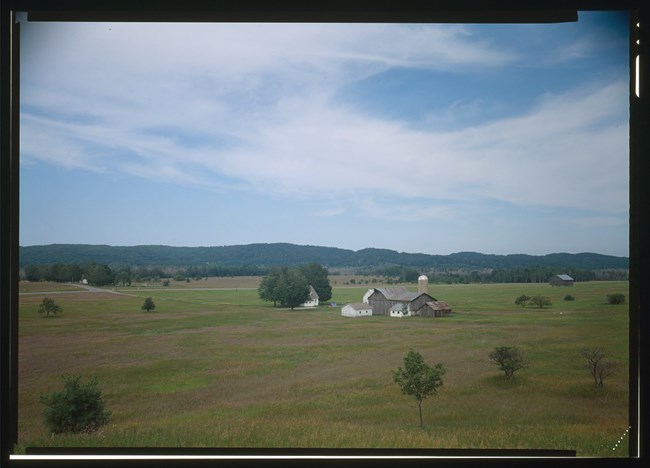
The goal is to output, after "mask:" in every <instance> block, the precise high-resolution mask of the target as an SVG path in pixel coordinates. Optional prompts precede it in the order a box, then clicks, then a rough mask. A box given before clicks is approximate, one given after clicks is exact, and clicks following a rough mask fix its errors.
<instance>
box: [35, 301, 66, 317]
mask: <svg viewBox="0 0 650 468" xmlns="http://www.w3.org/2000/svg"><path fill="white" fill-rule="evenodd" d="M38 313H39V314H41V315H45V316H46V317H49V316H50V314H52V315H56V314H61V313H63V309H62V308H61V306H60V305H58V304H57V303H56V302H54V301H53V300H52V299H50V298H49V297H46V298H44V299H43V302H41V303H40V304H39V306H38Z"/></svg>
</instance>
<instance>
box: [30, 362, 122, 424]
mask: <svg viewBox="0 0 650 468" xmlns="http://www.w3.org/2000/svg"><path fill="white" fill-rule="evenodd" d="M62 379H63V390H62V391H60V392H53V393H51V394H50V395H48V396H43V395H41V397H40V401H41V403H43V404H44V405H45V406H46V408H45V409H44V410H43V420H44V422H45V425H46V426H47V428H48V430H49V431H50V432H52V433H54V434H62V433H69V432H70V433H78V432H87V433H90V432H93V431H95V430H97V429H98V428H99V427H101V426H103V425H105V424H107V423H108V420H109V418H110V416H111V412H110V411H106V410H104V401H103V399H102V392H101V391H100V390H99V388H97V379H92V380H90V381H89V382H87V383H86V384H82V383H81V382H80V381H81V377H80V376H78V375H69V374H64V375H63V376H62Z"/></svg>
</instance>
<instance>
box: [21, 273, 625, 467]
mask: <svg viewBox="0 0 650 468" xmlns="http://www.w3.org/2000/svg"><path fill="white" fill-rule="evenodd" d="M196 283H200V281H196V282H195V281H194V280H193V281H192V282H190V283H187V284H188V285H189V286H190V287H192V286H194V287H198V286H197V284H196ZM215 284H216V283H215ZM172 286H173V285H170V288H172ZM211 286H212V287H227V288H229V289H223V290H210V289H205V290H195V289H187V290H175V289H176V288H173V289H172V290H165V289H166V288H165V289H163V288H158V289H155V290H144V289H141V290H138V289H137V288H133V287H132V288H125V289H121V290H120V291H124V292H125V293H127V294H128V295H124V294H112V293H91V292H82V293H79V292H76V293H70V294H64V293H62V294H57V295H56V297H54V296H53V298H54V299H55V300H56V302H57V303H58V304H60V305H61V306H62V307H63V309H64V313H63V315H62V316H60V317H55V318H43V317H40V316H39V315H38V314H37V313H36V309H37V306H38V304H39V302H40V301H41V300H42V298H43V297H44V296H45V295H46V294H43V295H25V296H21V299H20V341H19V370H20V375H19V382H20V385H19V421H18V422H19V445H20V447H26V446H107V447H110V446H113V447H115V446H146V447H155V446H185V447H201V446H207V447H315V448H332V447H349V448H374V447H396V448H416V447H423V448H548V449H571V450H576V451H577V454H578V455H579V456H627V440H624V443H623V444H621V445H618V446H616V443H617V442H618V440H619V438H620V437H621V436H622V435H623V434H624V433H625V431H626V429H627V428H628V369H627V367H628V357H627V353H628V307H627V305H626V304H623V305H609V304H606V301H605V296H606V294H610V293H619V292H620V293H624V294H626V295H627V294H628V291H627V288H628V285H627V283H626V282H591V283H578V284H576V285H575V286H573V287H571V288H552V287H550V286H548V285H539V284H504V285H495V284H486V285H429V293H430V294H432V295H433V296H434V297H436V298H437V299H439V300H445V301H448V302H449V303H450V304H451V305H452V308H453V310H454V313H453V315H452V316H451V317H445V318H420V317H410V318H403V319H395V318H389V317H377V316H375V317H364V318H344V317H341V315H340V306H341V305H343V304H345V303H347V302H357V301H360V300H361V297H362V296H363V293H364V292H365V291H366V289H367V287H369V286H366V285H364V286H363V287H356V288H355V287H350V286H349V285H348V286H346V287H340V284H337V285H335V287H334V295H333V297H332V301H335V302H337V303H338V304H339V307H336V308H330V307H327V306H323V307H319V308H317V309H314V310H294V311H290V310H281V309H274V308H273V307H272V306H271V305H270V304H268V303H263V302H261V301H260V300H259V299H258V297H257V292H256V290H255V286H252V283H246V285H243V284H232V285H228V286H224V285H220V286H216V285H212V284H211ZM524 293H525V294H527V295H529V296H533V295H537V294H542V295H545V296H549V297H550V298H551V300H552V302H553V305H552V306H551V307H549V308H547V309H543V310H540V309H534V308H531V307H527V308H525V309H522V308H519V307H517V306H515V305H514V299H515V297H517V296H519V295H520V294H524ZM566 294H571V295H573V296H574V297H575V301H564V300H563V298H564V296H565V295H566ZM147 296H151V297H153V300H154V302H155V304H156V310H155V311H153V312H149V313H146V312H143V311H142V310H140V306H141V305H142V303H143V300H144V298H145V297H147ZM506 345H512V346H519V347H520V348H521V349H522V350H523V352H524V356H525V358H526V360H527V362H528V367H527V368H525V369H522V370H520V371H518V372H517V373H516V374H515V377H516V378H515V379H514V380H513V381H512V382H505V381H503V379H502V378H501V375H502V374H501V373H500V371H499V370H498V369H497V368H496V367H495V366H494V365H493V364H492V363H491V362H490V361H489V359H488V356H487V355H488V353H489V352H490V351H491V350H492V349H493V348H494V347H496V346H506ZM596 346H600V347H603V348H604V349H605V350H607V351H608V353H609V355H610V356H611V357H612V358H616V359H618V360H619V361H621V364H622V365H621V368H620V369H619V371H618V372H617V373H616V374H614V375H613V376H611V377H610V378H608V379H607V380H606V381H605V388H604V390H602V391H597V390H596V389H595V388H593V381H592V380H591V376H590V375H589V373H588V371H587V370H586V369H585V368H584V365H583V360H582V358H581V356H580V351H581V350H582V349H583V348H588V347H596ZM409 348H413V349H415V350H416V351H419V352H420V353H422V355H423V356H424V358H425V361H427V362H428V363H429V364H435V363H437V362H441V363H442V364H443V365H444V366H445V367H446V368H447V373H446V374H445V376H444V379H443V380H444V387H443V388H442V390H441V392H440V393H439V394H438V395H436V396H432V397H430V398H428V399H426V400H425V401H424V403H423V412H424V420H425V427H424V429H421V428H420V427H419V421H418V416H417V407H416V403H415V401H414V400H413V398H412V397H408V396H405V395H402V394H401V392H400V390H399V388H398V387H397V386H396V385H395V384H394V383H393V382H392V374H391V373H392V371H393V370H394V369H396V368H397V367H398V366H400V365H402V359H403V357H404V355H405V354H406V352H407V351H408V349H409ZM66 372H67V373H78V374H81V375H82V376H83V377H84V380H85V379H86V378H89V377H93V376H96V377H97V378H98V382H99V386H100V388H101V389H102V391H103V394H104V398H105V401H106V406H107V409H108V410H110V411H112V413H113V414H112V418H111V422H110V424H109V425H108V426H106V427H105V428H103V429H102V430H101V431H100V432H99V433H97V434H93V435H75V436H50V435H49V434H47V432H46V430H45V427H44V425H43V423H42V420H41V411H42V405H41V404H40V403H39V401H38V399H39V395H41V394H47V393H50V392H51V391H53V390H57V389H59V388H60V387H61V381H60V378H59V377H60V375H61V374H63V373H66Z"/></svg>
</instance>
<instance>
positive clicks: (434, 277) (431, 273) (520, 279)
mask: <svg viewBox="0 0 650 468" xmlns="http://www.w3.org/2000/svg"><path fill="white" fill-rule="evenodd" d="M356 273H358V274H365V275H377V276H383V277H385V278H387V282H388V283H392V282H395V283H398V282H402V283H416V282H417V279H418V277H419V276H420V275H422V274H425V275H427V277H428V278H429V282H432V283H439V284H444V283H447V284H469V283H548V280H549V279H550V278H552V277H553V276H555V275H559V274H567V275H569V276H571V277H572V278H573V279H574V280H575V281H578V282H582V281H627V280H628V278H629V270H627V269H606V270H586V269H581V268H561V267H547V266H531V267H516V268H503V269H490V268H486V269H482V270H476V269H463V268H460V269H429V270H418V269H415V268H410V267H404V266H399V265H392V266H386V267H380V268H373V269H362V270H356Z"/></svg>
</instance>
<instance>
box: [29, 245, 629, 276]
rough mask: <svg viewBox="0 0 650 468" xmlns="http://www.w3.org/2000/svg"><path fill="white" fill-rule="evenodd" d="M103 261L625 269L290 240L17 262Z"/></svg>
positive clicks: (99, 248) (40, 248) (590, 256)
mask: <svg viewBox="0 0 650 468" xmlns="http://www.w3.org/2000/svg"><path fill="white" fill-rule="evenodd" d="M88 262H95V263H104V264H107V265H109V266H118V265H123V266H126V265H132V266H161V267H164V266H178V267H180V266H196V265H205V264H217V265H224V266H241V265H256V266H264V267H269V266H282V265H287V266H292V265H299V264H304V263H309V262H316V263H320V264H321V265H324V266H327V267H355V268H360V267H377V266H384V265H400V266H405V267H415V268H417V267H419V268H473V269H484V268H492V269H501V268H521V267H530V266H553V267H561V268H579V269H586V270H601V269H627V268H629V259H628V257H616V256H612V255H602V254H597V253H588V252H586V253H578V254H570V253H552V254H548V255H527V254H511V255H494V254H483V253H478V252H458V253H453V254H449V255H429V254H422V253H404V252H397V251H394V250H388V249H376V248H366V249H362V250H358V251H354V250H347V249H339V248H336V247H320V246H312V245H296V244H289V243H271V244H247V245H230V246H217V247H172V246H165V245H136V246H109V245H90V244H50V245H34V246H26V247H20V266H21V267H22V266H25V265H44V264H48V263H77V264H85V263H88Z"/></svg>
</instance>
